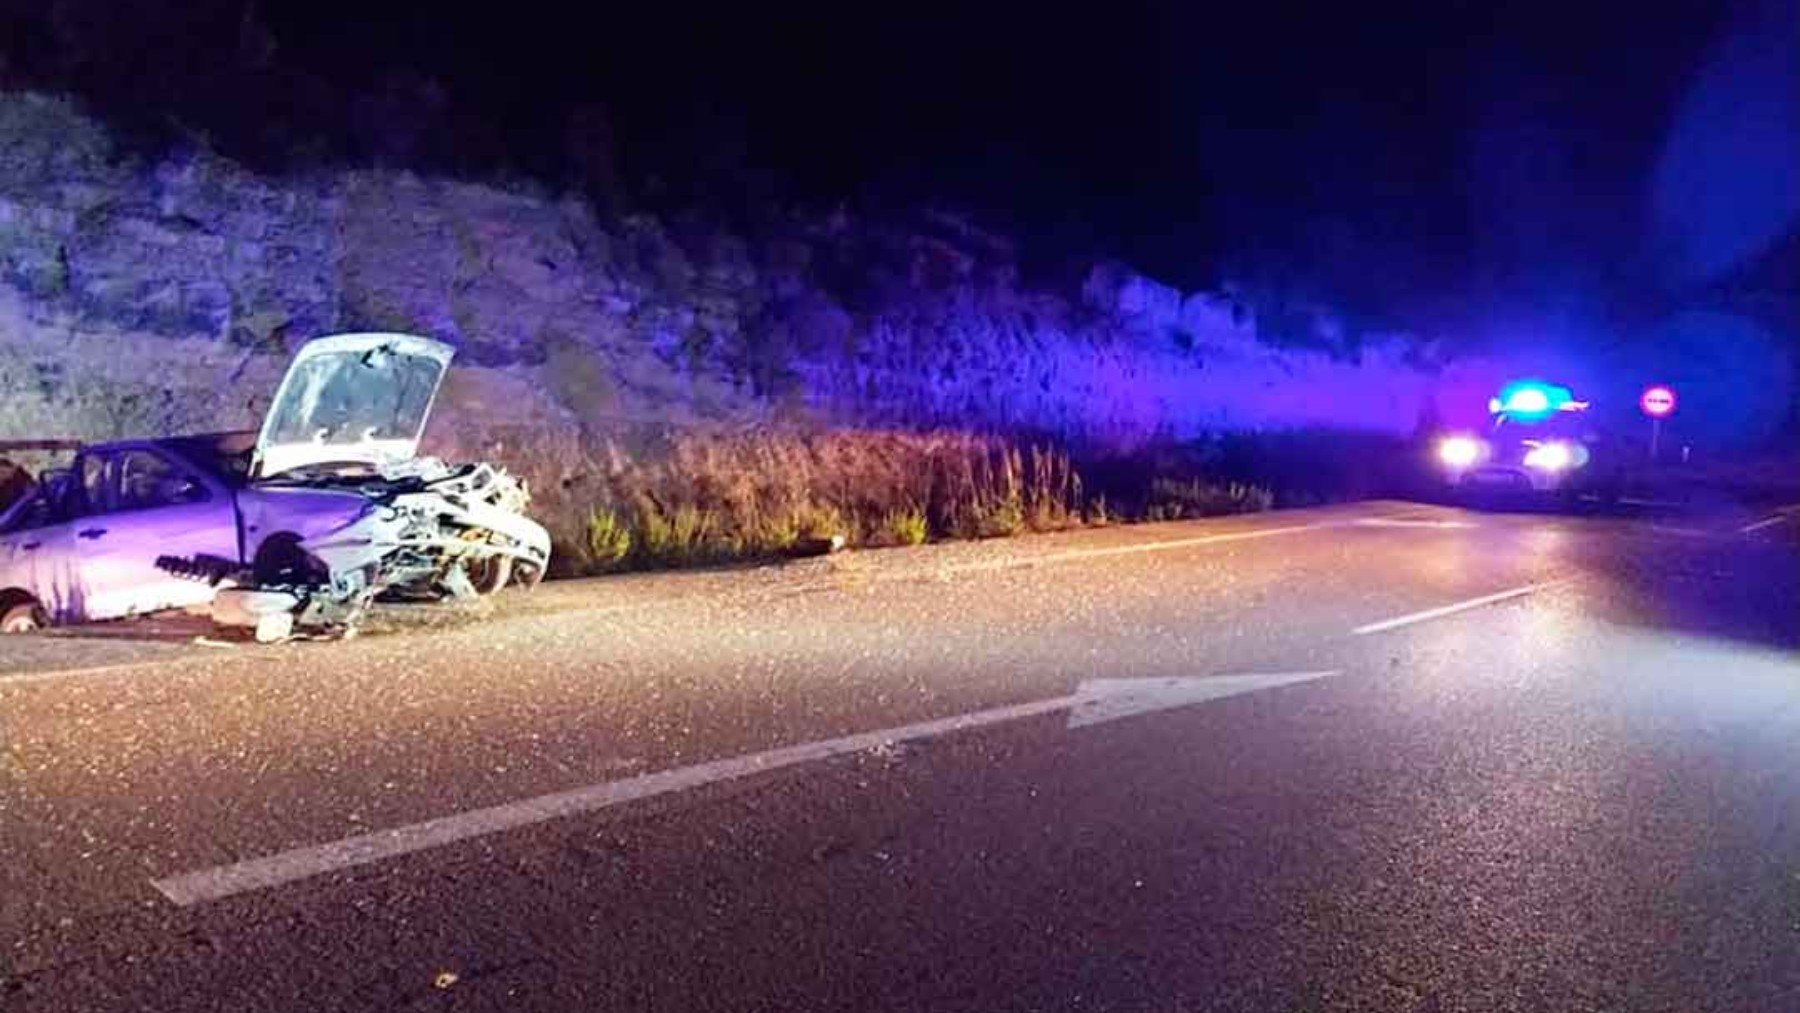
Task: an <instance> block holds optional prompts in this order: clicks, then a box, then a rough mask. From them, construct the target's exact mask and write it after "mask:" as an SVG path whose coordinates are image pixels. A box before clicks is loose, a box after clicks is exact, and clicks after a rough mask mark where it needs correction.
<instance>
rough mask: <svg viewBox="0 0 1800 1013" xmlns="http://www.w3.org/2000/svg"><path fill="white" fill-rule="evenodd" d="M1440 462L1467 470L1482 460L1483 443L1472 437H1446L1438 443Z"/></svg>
mask: <svg viewBox="0 0 1800 1013" xmlns="http://www.w3.org/2000/svg"><path fill="white" fill-rule="evenodd" d="M1437 456H1438V460H1439V461H1442V462H1443V463H1444V464H1445V466H1447V467H1451V468H1467V467H1468V466H1469V465H1471V464H1474V463H1475V462H1476V461H1478V460H1480V459H1481V441H1480V440H1477V439H1475V438H1474V437H1470V436H1446V437H1444V438H1443V439H1442V440H1440V441H1439V442H1438V447H1437Z"/></svg>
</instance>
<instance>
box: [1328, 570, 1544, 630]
mask: <svg viewBox="0 0 1800 1013" xmlns="http://www.w3.org/2000/svg"><path fill="white" fill-rule="evenodd" d="M1571 579H1573V578H1565V579H1563V580H1552V581H1547V582H1545V583H1542V584H1527V585H1525V586H1524V587H1515V588H1512V589H1511V590H1507V591H1496V592H1494V593H1493V594H1484V595H1482V596H1481V597H1479V598H1470V599H1469V600H1467V601H1459V602H1456V603H1454V604H1451V605H1444V606H1442V607H1439V608H1434V609H1426V610H1425V611H1423V612H1411V613H1408V614H1406V615H1403V616H1396V617H1394V618H1393V619H1383V620H1382V621H1381V622H1378V623H1369V624H1368V625H1367V626H1358V627H1357V628H1356V629H1353V630H1351V631H1350V632H1351V633H1353V634H1355V635H1356V636H1359V637H1361V636H1367V635H1368V634H1370V633H1382V632H1385V631H1387V630H1394V629H1399V628H1400V627H1402V626H1411V625H1412V624H1413V623H1422V622H1427V621H1429V620H1432V619H1441V618H1443V617H1444V616H1453V615H1455V614H1456V613H1458V612H1467V611H1469V610H1470V609H1478V608H1480V607H1482V606H1483V605H1492V604H1494V603H1495V602H1502V601H1508V600H1510V599H1513V598H1523V597H1524V596H1526V595H1528V594H1533V593H1535V592H1538V591H1543V590H1546V589H1548V588H1552V587H1556V586H1557V585H1559V584H1567V583H1568V582H1569V580H1571Z"/></svg>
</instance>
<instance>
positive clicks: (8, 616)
mask: <svg viewBox="0 0 1800 1013" xmlns="http://www.w3.org/2000/svg"><path fill="white" fill-rule="evenodd" d="M49 625H50V617H49V616H46V615H45V614H44V610H43V609H42V608H40V607H39V606H38V604H37V603H36V602H29V601H27V602H20V603H19V604H17V605H14V606H13V607H12V608H9V609H7V610H6V612H5V614H3V615H0V633H33V632H36V631H37V630H41V629H43V628H44V627H46V626H49Z"/></svg>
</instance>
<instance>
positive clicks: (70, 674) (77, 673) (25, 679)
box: [0, 654, 195, 690]
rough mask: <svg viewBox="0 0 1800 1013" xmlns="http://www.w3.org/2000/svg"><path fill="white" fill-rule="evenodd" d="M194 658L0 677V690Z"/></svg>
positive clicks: (184, 656) (122, 663)
mask: <svg viewBox="0 0 1800 1013" xmlns="http://www.w3.org/2000/svg"><path fill="white" fill-rule="evenodd" d="M193 657H195V655H192V654H179V655H177V654H171V655H169V656H168V657H164V658H158V659H156V660H154V661H121V662H118V663H117V664H112V665H89V666H87V667H85V668H61V669H56V670H54V671H50V672H22V673H15V674H12V675H0V690H3V689H5V688H6V687H8V686H29V685H32V684H34V683H40V682H59V681H61V680H63V679H81V678H86V677H88V676H94V675H119V674H122V673H125V672H135V671H138V670H139V669H154V668H163V667H165V666H167V665H169V664H171V663H173V662H177V661H182V660H186V659H190V658H193Z"/></svg>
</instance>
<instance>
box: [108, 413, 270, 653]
mask: <svg viewBox="0 0 1800 1013" xmlns="http://www.w3.org/2000/svg"><path fill="white" fill-rule="evenodd" d="M96 456H98V455H96ZM104 457H105V460H104V462H103V465H102V466H103V469H104V470H103V472H102V473H101V475H100V480H99V483H98V487H97V488H94V489H91V490H90V492H89V498H88V509H87V512H86V513H85V515H84V516H82V517H81V518H80V519H78V520H77V521H76V522H75V523H74V525H73V528H74V537H75V553H76V557H77V560H78V565H79V568H80V572H81V586H82V596H83V604H84V606H85V607H84V609H83V611H84V612H85V613H86V615H87V617H88V618H90V619H111V618H117V617H119V616H126V615H133V614H137V613H142V612H154V611H156V610H158V609H166V608H180V607H183V606H187V605H199V604H204V603H206V602H208V601H211V600H212V596H213V590H214V589H213V587H212V586H211V585H210V584H208V583H206V582H204V581H199V580H192V579H188V578H184V577H177V576H175V575H174V574H172V573H170V572H169V571H168V570H166V569H164V568H162V567H160V566H158V565H157V561H158V560H159V559H164V558H186V559H192V558H194V557H200V556H205V557H211V558H216V559H226V560H235V559H236V558H237V554H238V544H237V519H236V516H235V514H234V508H233V506H232V502H231V496H230V494H229V492H228V490H226V489H225V488H224V487H223V485H221V484H220V483H219V482H217V481H216V480H214V479H212V478H211V477H209V476H207V475H205V474H204V473H203V472H201V471H200V470H199V469H196V468H194V467H192V466H190V465H188V464H187V463H186V462H184V461H182V460H181V459H180V458H178V457H175V456H174V455H171V454H168V453H165V452H163V451H162V450H160V449H158V448H155V447H148V446H146V447H130V448H124V449H119V450H114V451H112V452H110V453H108V454H106V455H104ZM87 477H88V476H87V475H86V474H85V473H84V481H83V485H84V487H88V485H89V483H88V482H87V481H86V479H87Z"/></svg>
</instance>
